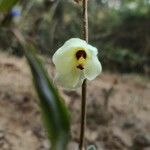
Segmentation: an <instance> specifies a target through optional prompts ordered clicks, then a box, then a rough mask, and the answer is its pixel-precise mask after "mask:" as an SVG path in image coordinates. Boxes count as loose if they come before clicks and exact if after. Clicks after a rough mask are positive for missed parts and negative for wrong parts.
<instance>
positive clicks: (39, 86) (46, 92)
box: [25, 45, 70, 150]
mask: <svg viewBox="0 0 150 150" xmlns="http://www.w3.org/2000/svg"><path fill="white" fill-rule="evenodd" d="M25 49H26V51H25V55H26V58H27V60H28V63H29V65H30V68H31V71H32V75H33V79H34V84H35V88H36V91H37V93H38V96H39V100H40V107H41V111H42V116H43V120H44V123H45V127H46V130H47V132H48V136H49V139H50V141H51V145H52V147H51V149H52V150H66V145H67V142H68V138H69V131H70V122H69V115H68V111H67V108H66V107H65V105H64V102H63V99H62V98H61V97H60V96H59V93H58V91H57V89H56V87H55V86H54V84H53V81H52V80H51V79H50V78H49V76H48V73H47V72H46V70H45V69H44V67H43V65H42V63H41V61H40V60H39V59H38V58H37V57H36V56H35V52H34V48H33V47H32V46H31V45H27V46H26V48H25Z"/></svg>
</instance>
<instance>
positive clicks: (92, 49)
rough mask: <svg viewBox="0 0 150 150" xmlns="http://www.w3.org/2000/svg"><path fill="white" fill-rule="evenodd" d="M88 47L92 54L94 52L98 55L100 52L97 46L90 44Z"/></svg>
mask: <svg viewBox="0 0 150 150" xmlns="http://www.w3.org/2000/svg"><path fill="white" fill-rule="evenodd" d="M87 48H88V50H89V51H90V52H91V55H93V54H94V55H95V56H96V55H97V54H98V50H97V48H96V47H94V46H92V45H89V44H88V47H87Z"/></svg>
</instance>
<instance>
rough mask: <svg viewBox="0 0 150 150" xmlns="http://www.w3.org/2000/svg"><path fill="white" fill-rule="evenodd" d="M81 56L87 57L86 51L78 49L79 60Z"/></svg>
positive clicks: (77, 56)
mask: <svg viewBox="0 0 150 150" xmlns="http://www.w3.org/2000/svg"><path fill="white" fill-rule="evenodd" d="M81 57H83V58H84V59H86V52H85V51H84V50H78V51H77V53H76V58H77V60H79V59H80V58H81Z"/></svg>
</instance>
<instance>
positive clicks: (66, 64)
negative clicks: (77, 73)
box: [54, 56, 76, 74]
mask: <svg viewBox="0 0 150 150" xmlns="http://www.w3.org/2000/svg"><path fill="white" fill-rule="evenodd" d="M54 64H55V68H56V72H58V73H59V74H66V73H68V72H71V71H72V70H74V69H75V68H76V62H75V60H74V58H73V57H71V56H66V57H65V56H64V57H62V58H58V59H55V61H54Z"/></svg>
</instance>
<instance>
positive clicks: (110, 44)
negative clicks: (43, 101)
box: [0, 0, 150, 150]
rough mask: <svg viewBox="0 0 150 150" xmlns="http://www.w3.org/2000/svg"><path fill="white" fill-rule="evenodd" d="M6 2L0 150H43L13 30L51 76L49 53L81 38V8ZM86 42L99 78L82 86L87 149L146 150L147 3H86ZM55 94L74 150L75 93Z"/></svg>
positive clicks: (34, 0)
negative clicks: (66, 112) (67, 117)
mask: <svg viewBox="0 0 150 150" xmlns="http://www.w3.org/2000/svg"><path fill="white" fill-rule="evenodd" d="M7 1H8V3H10V2H12V5H11V4H7V5H3V0H2V1H0V149H2V150H30V149H32V150H47V149H48V148H49V144H48V142H47V139H46V137H45V134H44V133H43V127H42V125H41V121H40V117H39V116H40V115H39V108H38V106H37V103H36V101H35V99H37V98H36V95H35V93H34V91H33V87H32V82H31V78H32V77H31V75H30V72H29V69H28V66H27V65H26V61H25V59H24V56H23V50H22V47H21V46H20V45H19V43H18V42H17V40H16V38H15V37H14V36H13V34H12V33H11V31H12V30H13V29H17V30H19V31H20V32H22V34H23V36H24V37H25V38H26V39H27V40H28V41H30V42H31V43H32V44H33V45H34V46H35V47H36V49H37V52H38V53H39V55H40V57H41V58H42V60H43V62H44V63H45V66H46V67H47V69H48V70H49V72H50V74H52V75H53V70H54V68H53V65H52V63H51V59H50V58H51V57H52V55H53V54H54V52H55V51H56V50H57V49H58V48H59V47H60V46H61V45H62V44H63V43H64V42H65V41H66V40H68V39H69V38H72V37H79V38H82V30H83V27H82V6H81V4H80V3H79V4H78V3H76V2H75V1H73V0H30V1H26V0H20V1H18V2H17V0H12V1H9V0H7ZM13 3H14V4H15V5H13ZM8 6H9V7H8ZM6 7H7V9H5V8H6ZM89 43H90V44H92V45H94V46H96V47H97V48H98V49H99V59H100V61H101V63H102V66H103V73H102V75H101V76H100V77H98V78H97V79H96V80H95V81H92V82H90V83H89V86H88V91H89V92H88V120H87V121H88V127H87V133H86V139H87V143H93V144H95V145H96V146H97V148H98V150H150V147H149V146H150V117H149V115H150V92H149V90H150V81H149V75H150V0H89ZM61 91H62V94H63V96H64V97H65V99H66V104H67V105H68V108H69V109H70V110H71V111H72V114H71V115H72V118H73V119H72V128H71V129H72V133H71V135H72V140H71V143H70V145H71V146H70V147H71V148H69V149H70V150H74V149H75V148H74V147H76V145H77V142H78V137H79V135H78V134H79V133H78V131H79V130H78V128H79V121H80V118H79V116H76V114H77V113H80V90H77V91H75V92H68V91H66V90H63V89H61ZM70 99H71V101H70ZM33 118H34V119H35V120H34V121H33Z"/></svg>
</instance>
